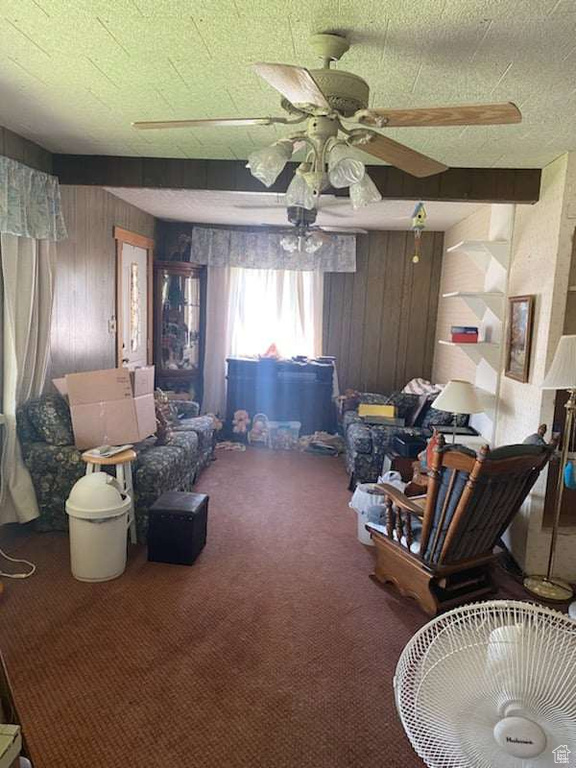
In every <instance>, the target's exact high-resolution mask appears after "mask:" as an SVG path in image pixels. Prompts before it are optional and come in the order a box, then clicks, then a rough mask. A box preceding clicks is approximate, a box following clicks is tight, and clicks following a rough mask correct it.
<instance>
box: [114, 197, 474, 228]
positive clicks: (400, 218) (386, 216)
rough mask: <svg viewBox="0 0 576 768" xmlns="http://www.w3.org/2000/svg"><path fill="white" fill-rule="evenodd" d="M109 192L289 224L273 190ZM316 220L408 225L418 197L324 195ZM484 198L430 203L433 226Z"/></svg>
mask: <svg viewBox="0 0 576 768" xmlns="http://www.w3.org/2000/svg"><path fill="white" fill-rule="evenodd" d="M108 192H111V193H112V194H113V195H116V196H117V197H120V198H122V200H126V202H128V203H132V205H135V206H136V207H137V208H140V209H141V210H143V211H147V212H148V213H151V214H152V215H153V216H156V217H157V218H159V219H168V220H170V219H172V220H174V221H192V222H196V223H207V224H238V225H252V224H256V225H258V224H270V225H275V226H282V225H286V224H287V221H286V204H285V202H284V195H276V194H272V193H270V192H264V193H259V192H209V191H207V190H181V189H134V188H118V187H114V188H109V189H108ZM321 201H322V207H321V208H320V211H319V213H318V218H317V220H316V223H317V224H319V225H320V226H325V227H335V228H343V227H345V228H348V227H353V228H360V229H380V230H385V229H403V230H405V229H410V225H411V223H412V212H413V210H414V207H415V205H416V203H417V202H418V201H417V200H413V201H411V200H383V201H382V202H380V203H375V204H374V203H373V204H372V205H369V206H367V207H366V208H362V209H361V210H359V211H353V210H352V208H351V206H350V201H349V200H348V199H347V198H342V197H338V198H337V197H334V196H333V195H322V198H321ZM482 207H484V206H483V205H482V204H481V203H435V202H430V203H426V213H427V214H428V218H427V220H426V226H427V228H428V229H429V230H435V231H437V232H438V231H444V230H446V229H449V228H450V227H451V226H452V225H453V224H456V222H458V221H461V220H462V219H464V218H466V217H467V216H470V215H471V214H473V213H475V212H476V211H477V210H479V209H480V208H482Z"/></svg>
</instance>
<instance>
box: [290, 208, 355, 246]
mask: <svg viewBox="0 0 576 768" xmlns="http://www.w3.org/2000/svg"><path fill="white" fill-rule="evenodd" d="M286 213H287V214H288V222H289V223H290V224H291V225H292V227H291V228H290V229H285V230H284V231H285V234H284V235H283V237H282V238H281V240H280V245H281V246H282V248H283V249H284V250H285V251H288V252H289V253H293V252H295V251H297V252H298V253H302V252H303V251H305V252H306V253H316V251H317V250H318V249H319V248H321V247H322V246H323V245H326V244H328V243H329V242H330V241H331V240H332V238H333V236H334V235H338V234H348V235H351V234H367V230H365V229H359V228H357V227H331V226H319V225H317V224H315V221H316V216H317V211H316V209H315V208H313V209H311V210H309V209H306V208H301V207H299V206H292V205H290V206H288V208H287V210H286ZM279 231H280V232H282V229H280V230H279Z"/></svg>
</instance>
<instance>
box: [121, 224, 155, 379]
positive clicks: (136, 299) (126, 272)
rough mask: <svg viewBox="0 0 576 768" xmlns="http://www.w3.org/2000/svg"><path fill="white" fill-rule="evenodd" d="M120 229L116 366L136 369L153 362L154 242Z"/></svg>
mask: <svg viewBox="0 0 576 768" xmlns="http://www.w3.org/2000/svg"><path fill="white" fill-rule="evenodd" d="M120 233H121V235H122V236H121V237H118V228H116V231H115V235H116V241H117V262H118V263H117V347H118V350H117V358H118V359H117V365H118V367H122V366H124V367H126V368H136V367H140V366H143V365H147V364H148V363H150V362H151V350H152V333H151V330H152V318H151V316H150V315H151V312H150V303H151V298H152V297H151V295H150V281H151V274H150V272H151V261H152V245H153V244H152V241H150V240H147V239H146V238H143V237H141V236H139V235H136V234H134V233H126V232H125V231H124V230H120Z"/></svg>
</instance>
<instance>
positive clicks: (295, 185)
mask: <svg viewBox="0 0 576 768" xmlns="http://www.w3.org/2000/svg"><path fill="white" fill-rule="evenodd" d="M315 205H316V198H315V197H314V193H313V191H312V189H311V188H310V186H309V184H308V183H307V181H306V179H305V178H304V177H303V176H302V175H301V174H300V173H296V174H294V178H293V179H292V181H291V182H290V185H289V186H288V189H287V190H286V206H287V207H291V206H295V207H297V208H306V209H307V210H309V211H311V210H312V209H313V208H314V207H315Z"/></svg>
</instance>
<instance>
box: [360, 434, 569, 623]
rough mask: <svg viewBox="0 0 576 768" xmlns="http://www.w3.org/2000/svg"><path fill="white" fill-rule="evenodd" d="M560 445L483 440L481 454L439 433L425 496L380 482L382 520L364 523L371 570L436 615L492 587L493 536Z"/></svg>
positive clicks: (498, 534) (501, 529)
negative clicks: (372, 553) (372, 551)
mask: <svg viewBox="0 0 576 768" xmlns="http://www.w3.org/2000/svg"><path fill="white" fill-rule="evenodd" d="M555 446H556V441H552V442H551V443H550V445H544V446H540V445H507V446H504V447H502V448H497V449H495V450H494V451H490V450H489V449H488V446H484V447H483V448H482V449H481V450H480V452H479V453H478V454H477V455H476V453H475V452H473V451H470V450H468V449H466V448H464V447H463V446H454V447H451V446H446V445H445V444H444V440H443V439H442V437H440V441H439V443H438V446H437V448H436V450H435V452H434V457H433V460H432V467H431V469H430V471H429V474H428V487H427V493H426V495H425V496H421V497H417V498H414V497H412V498H408V497H407V496H405V495H404V494H403V493H401V492H400V491H398V490H397V489H396V488H394V487H392V486H390V485H386V484H380V485H378V486H376V492H378V493H381V494H383V495H384V496H385V501H384V519H383V520H382V524H380V525H377V524H374V523H368V524H367V526H366V528H367V530H368V531H369V532H370V534H371V538H372V540H373V542H374V544H375V546H376V567H375V571H374V574H373V576H372V578H374V579H375V580H377V581H379V582H381V583H385V582H392V583H393V584H394V585H395V586H396V587H397V588H398V590H399V592H400V594H401V595H404V596H410V597H414V598H415V599H416V600H417V601H418V603H419V604H420V606H421V607H422V608H423V609H424V611H426V613H428V614H429V615H431V616H435V615H436V614H437V613H438V612H439V611H440V610H445V609H447V608H453V607H454V606H456V605H460V604H461V603H465V602H469V601H471V600H475V599H477V598H479V597H481V596H483V595H487V594H489V593H491V592H493V591H494V585H493V581H492V574H491V570H492V569H491V566H492V564H493V561H494V559H495V558H496V557H497V555H496V554H494V551H493V550H494V547H495V545H496V542H497V541H498V540H499V539H500V537H501V536H502V534H503V533H504V531H505V530H506V528H507V527H508V526H509V525H510V522H511V520H512V518H513V517H514V515H515V514H516V512H518V510H519V509H520V507H521V505H522V503H523V501H524V499H525V498H526V497H527V495H528V493H529V492H530V489H531V488H532V486H533V485H534V483H535V482H536V480H537V478H538V475H539V474H540V472H541V471H542V469H543V468H544V466H545V465H546V463H547V461H548V460H549V458H550V456H551V455H552V453H553V452H554V449H555Z"/></svg>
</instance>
